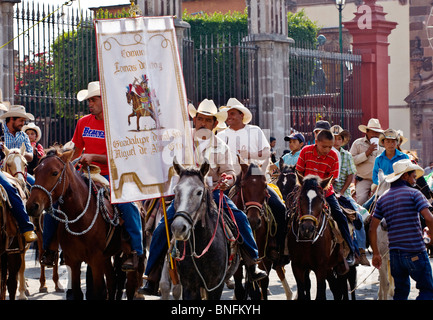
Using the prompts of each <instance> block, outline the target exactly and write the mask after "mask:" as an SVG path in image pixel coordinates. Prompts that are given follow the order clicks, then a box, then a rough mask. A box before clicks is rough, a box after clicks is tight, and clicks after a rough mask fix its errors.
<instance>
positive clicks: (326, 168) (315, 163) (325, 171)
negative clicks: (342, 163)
mask: <svg viewBox="0 0 433 320" xmlns="http://www.w3.org/2000/svg"><path fill="white" fill-rule="evenodd" d="M338 166H339V165H338V155H337V154H336V153H335V151H334V150H331V151H330V152H329V153H328V154H327V155H325V156H320V155H319V154H318V153H317V148H316V145H309V146H305V147H303V148H302V150H301V153H300V154H299V158H298V162H297V163H296V170H297V171H298V172H299V173H300V174H302V175H303V176H304V177H305V176H307V175H309V174H312V175H315V176H319V177H320V178H321V179H326V178H329V177H330V176H331V175H332V176H334V179H336V178H337V177H338V169H339V167H338ZM333 193H334V188H333V187H332V184H331V186H330V187H329V189H328V190H327V191H326V194H325V196H326V197H329V196H330V195H332V194H333Z"/></svg>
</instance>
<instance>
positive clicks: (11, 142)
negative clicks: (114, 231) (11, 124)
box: [3, 123, 33, 153]
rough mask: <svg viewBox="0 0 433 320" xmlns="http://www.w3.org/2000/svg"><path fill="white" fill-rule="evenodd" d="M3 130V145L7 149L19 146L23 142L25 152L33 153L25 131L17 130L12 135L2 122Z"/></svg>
mask: <svg viewBox="0 0 433 320" xmlns="http://www.w3.org/2000/svg"><path fill="white" fill-rule="evenodd" d="M3 132H4V135H5V141H4V142H5V146H6V148H8V149H13V148H18V149H19V148H21V146H22V144H23V142H24V144H25V145H26V152H30V153H33V147H32V145H31V144H30V139H29V136H28V135H27V133H25V132H23V131H18V132H16V133H15V135H13V134H12V133H11V132H10V131H9V128H8V126H7V125H6V124H5V123H4V124H3Z"/></svg>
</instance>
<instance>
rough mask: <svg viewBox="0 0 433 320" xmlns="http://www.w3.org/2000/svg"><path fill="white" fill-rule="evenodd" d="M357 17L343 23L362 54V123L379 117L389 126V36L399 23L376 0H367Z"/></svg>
mask: <svg viewBox="0 0 433 320" xmlns="http://www.w3.org/2000/svg"><path fill="white" fill-rule="evenodd" d="M364 3H365V4H363V5H361V6H359V7H358V10H357V12H355V18H354V19H353V20H351V21H348V22H344V23H343V25H344V27H345V28H346V29H348V30H349V32H350V34H351V35H352V37H353V43H352V45H353V51H354V53H356V54H361V55H362V65H361V103H362V111H363V116H362V123H367V122H368V120H369V119H370V118H377V119H379V121H380V124H381V125H382V128H388V126H389V96H388V95H389V93H388V92H389V90H388V65H389V63H390V57H389V55H388V46H389V42H388V36H389V35H390V34H391V31H392V30H393V29H395V28H396V26H397V23H396V22H391V21H387V20H386V19H385V15H386V13H385V12H383V7H382V6H379V5H377V4H376V0H365V1H364Z"/></svg>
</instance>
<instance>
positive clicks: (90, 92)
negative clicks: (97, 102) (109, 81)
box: [77, 81, 101, 101]
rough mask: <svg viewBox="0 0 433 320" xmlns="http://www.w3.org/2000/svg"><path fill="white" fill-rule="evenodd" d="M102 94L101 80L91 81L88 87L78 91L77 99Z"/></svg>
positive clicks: (80, 99)
mask: <svg viewBox="0 0 433 320" xmlns="http://www.w3.org/2000/svg"><path fill="white" fill-rule="evenodd" d="M100 96H101V87H100V86H99V81H93V82H89V84H88V85H87V89H83V90H81V91H79V92H78V93H77V100H78V101H84V100H87V99H89V98H92V97H100Z"/></svg>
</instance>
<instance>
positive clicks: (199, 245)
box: [171, 159, 239, 300]
mask: <svg viewBox="0 0 433 320" xmlns="http://www.w3.org/2000/svg"><path fill="white" fill-rule="evenodd" d="M173 166H174V169H175V171H176V173H177V174H178V175H179V182H178V184H177V185H176V187H175V188H174V200H173V201H174V204H173V205H174V209H175V212H176V213H175V215H174V220H173V222H172V224H171V231H172V234H173V239H172V241H173V243H174V242H176V244H175V245H174V247H176V250H179V252H180V253H181V256H180V257H177V258H176V260H177V270H178V274H179V278H180V283H181V285H182V296H183V299H184V300H200V298H201V297H202V295H204V296H205V298H207V299H209V300H219V299H220V298H221V294H222V291H223V287H224V282H225V281H226V280H227V279H229V278H230V277H231V276H232V275H233V273H234V272H235V270H236V269H237V267H238V265H239V255H238V253H237V244H236V241H227V239H226V232H228V230H227V229H225V226H226V225H227V223H229V221H228V220H226V221H225V219H224V217H223V214H224V213H223V209H222V208H221V209H220V210H221V211H219V210H218V209H217V207H216V205H215V202H214V201H213V196H212V193H211V190H209V189H208V188H207V187H206V185H205V182H204V177H205V176H206V174H207V172H208V171H209V168H210V165H209V163H208V162H204V163H203V164H202V165H201V166H200V169H195V168H187V169H185V168H184V167H183V166H182V165H180V164H178V163H177V162H176V159H174V161H173ZM220 220H221V223H220ZM223 223H224V224H225V226H224V225H223ZM227 238H230V237H227ZM229 242H230V243H229ZM172 246H173V245H172ZM234 252H236V253H235V254H233V253H234ZM229 262H231V263H229Z"/></svg>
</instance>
